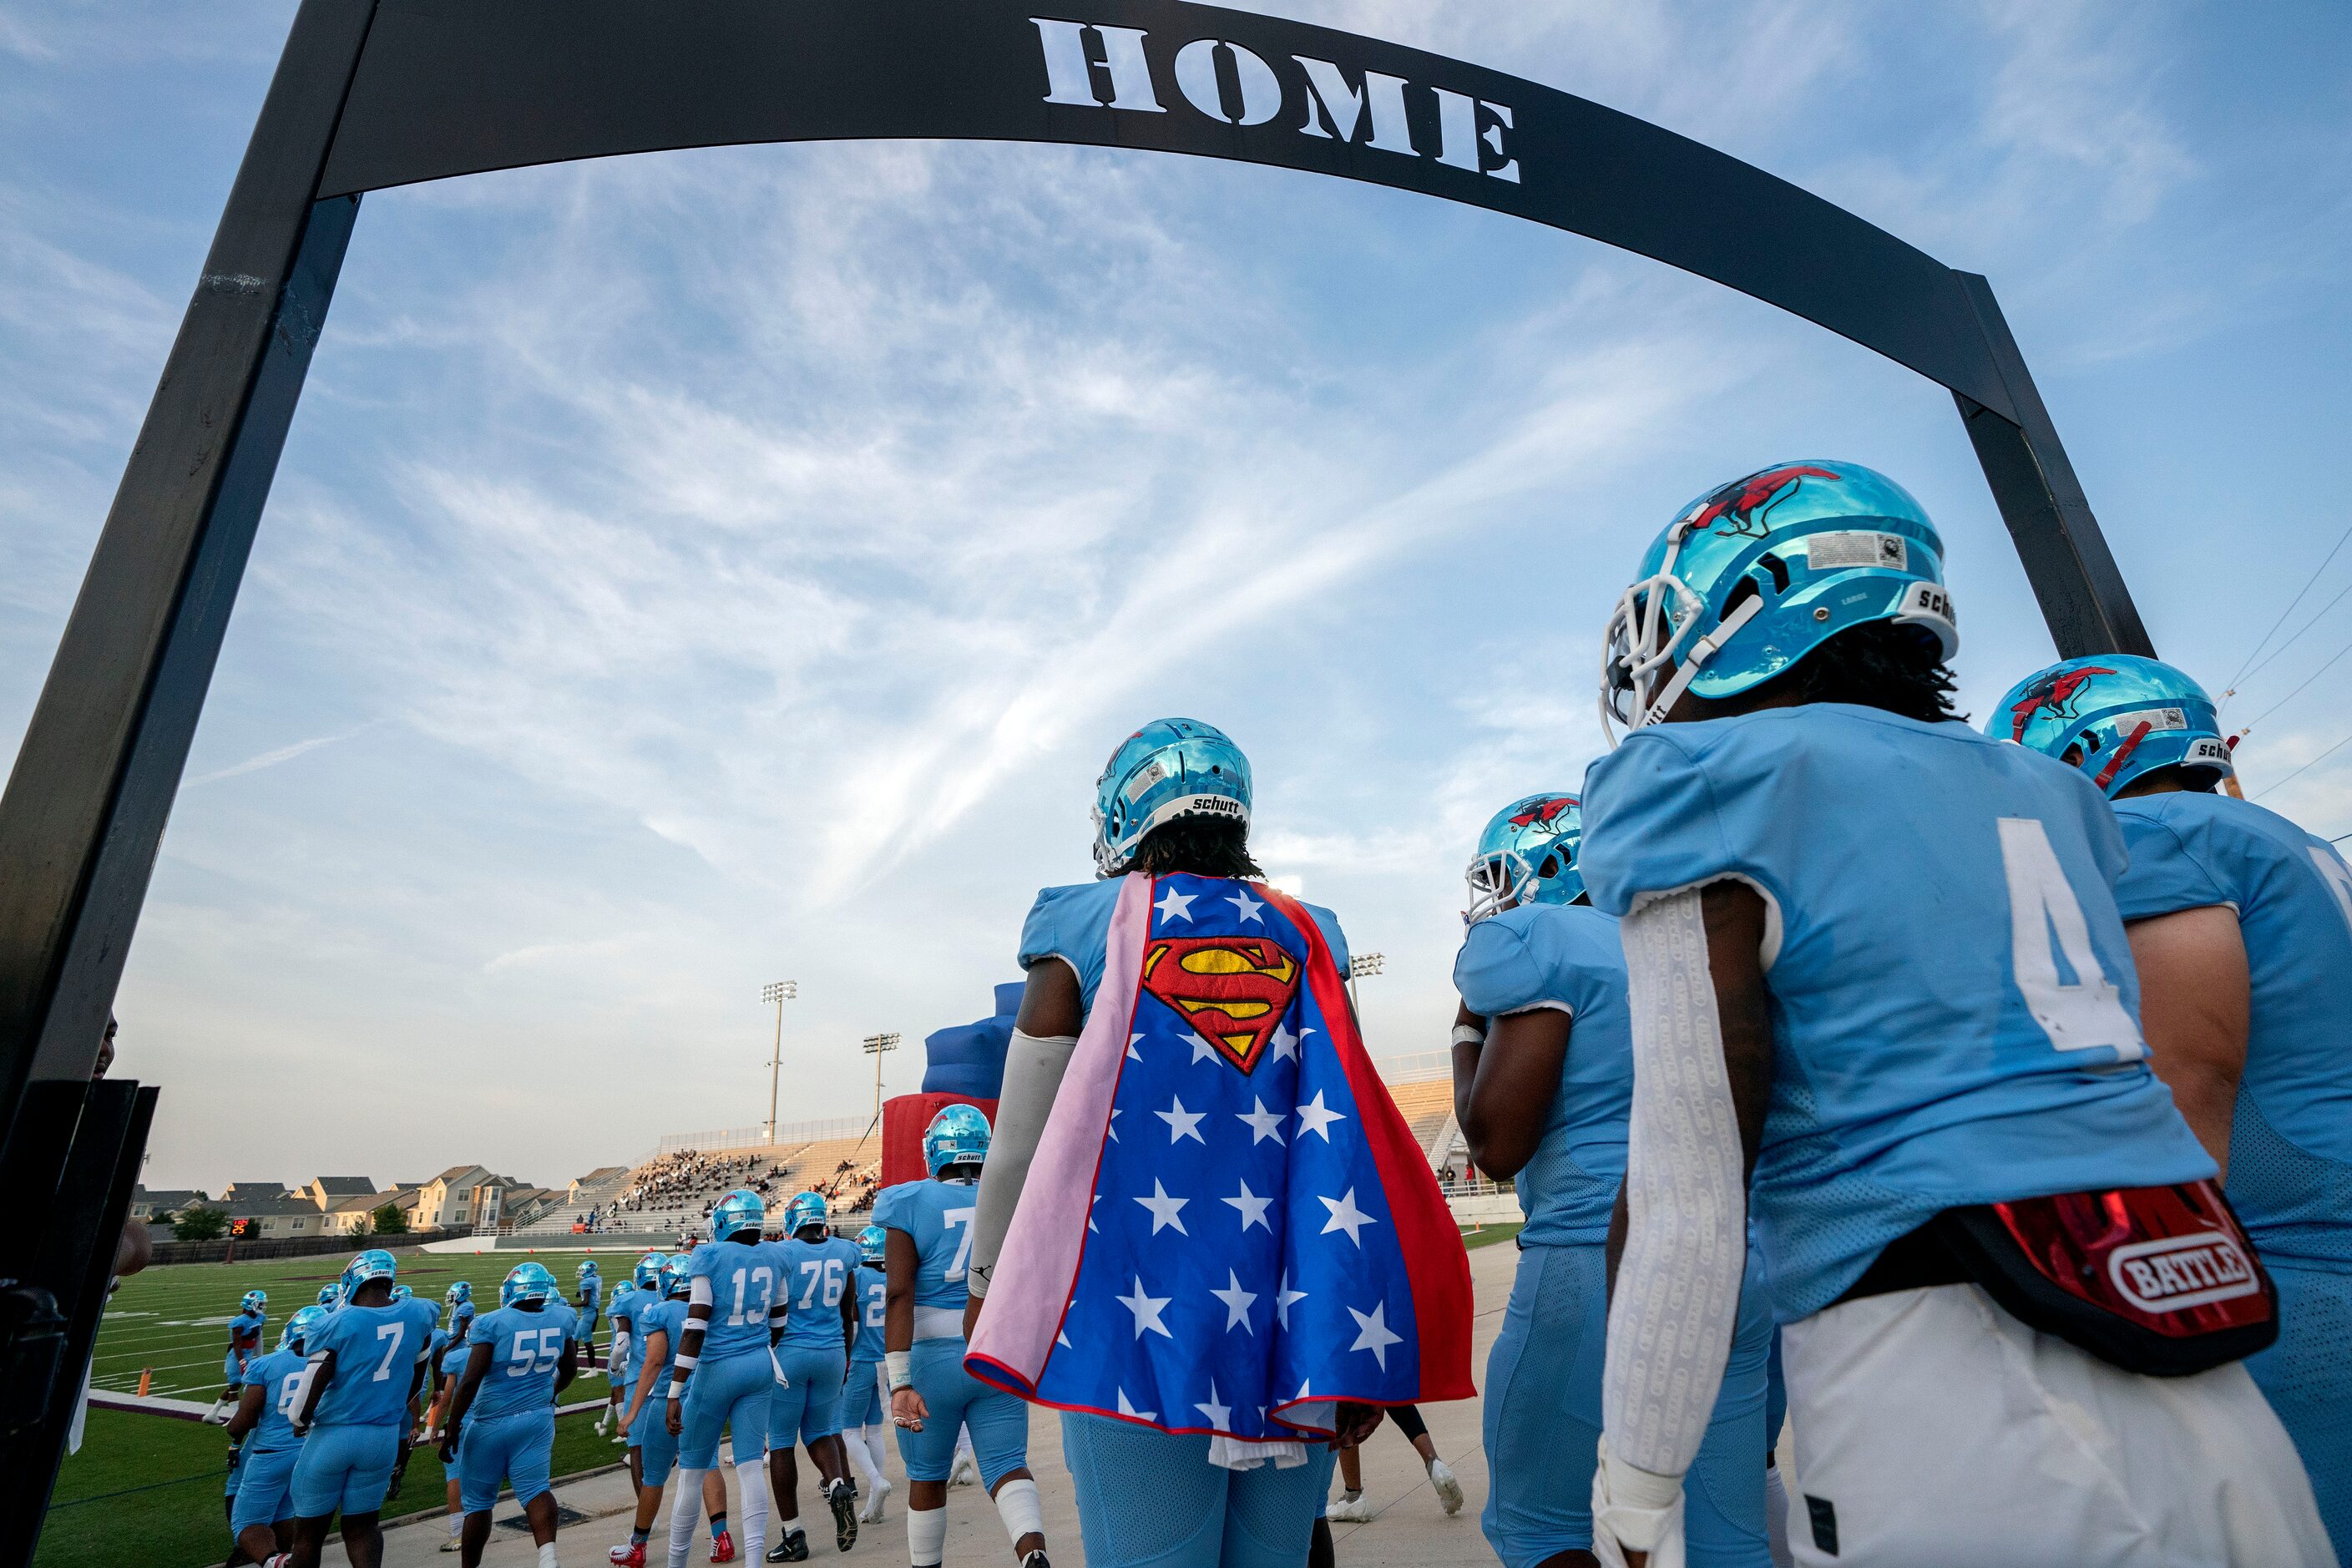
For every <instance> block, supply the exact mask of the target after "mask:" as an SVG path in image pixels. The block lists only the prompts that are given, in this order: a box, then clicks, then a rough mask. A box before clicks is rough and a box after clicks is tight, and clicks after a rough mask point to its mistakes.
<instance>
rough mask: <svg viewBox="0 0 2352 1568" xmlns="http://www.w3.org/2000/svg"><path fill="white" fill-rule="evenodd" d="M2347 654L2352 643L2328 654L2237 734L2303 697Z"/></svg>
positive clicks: (2239, 729)
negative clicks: (2304, 692) (2316, 666)
mask: <svg viewBox="0 0 2352 1568" xmlns="http://www.w3.org/2000/svg"><path fill="white" fill-rule="evenodd" d="M2347 653H2352V642H2347V643H2346V644H2345V645H2344V646H2343V647H2339V648H2337V649H2336V651H2335V652H2334V653H2331V654H2329V655H2328V656H2327V658H2326V659H2325V660H2323V661H2322V662H2321V664H2320V666H2319V668H2317V669H2315V670H2313V671H2312V672H2311V673H2310V674H2309V675H2306V676H2305V677H2304V678H2303V679H2302V680H2301V681H2300V682H2299V683H2298V684H2297V685H2296V686H2295V689H2294V690H2293V691H2290V692H2288V693H2287V694H2286V695H2285V696H2284V697H2282V698H2280V699H2279V700H2277V701H2275V702H2273V703H2272V704H2271V705H2270V706H2269V707H2267V708H2265V709H2263V710H2262V711H2261V712H2260V713H2258V714H2256V715H2255V716H2254V717H2253V718H2252V719H2249V720H2247V721H2245V722H2244V723H2243V724H2241V725H2239V726H2238V734H2240V735H2243V734H2245V733H2246V732H2247V731H2250V730H2252V728H2253V727H2254V726H2255V725H2257V724H2259V723H2261V722H2262V721H2263V720H2265V719H2267V718H2269V717H2270V716H2271V715H2272V714H2273V713H2275V712H2277V711H2278V710H2280V709H2282V708H2284V707H2285V706H2286V705H2287V704H2288V703H2290V702H2292V701H2294V700H2295V699H2296V698H2297V697H2300V696H2301V695H2303V691H2304V689H2305V687H2307V686H2309V685H2310V684H2311V683H2312V682H2313V681H2315V680H2317V679H2319V678H2320V677H2321V676H2323V675H2325V674H2326V673H2327V672H2328V670H2329V669H2330V668H2332V667H2333V666H2334V665H2335V663H2336V660H2337V659H2339V658H2343V657H2344V656H2345V655H2346V654H2347Z"/></svg>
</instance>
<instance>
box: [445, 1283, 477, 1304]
mask: <svg viewBox="0 0 2352 1568" xmlns="http://www.w3.org/2000/svg"><path fill="white" fill-rule="evenodd" d="M441 1299H442V1300H444V1301H446V1302H448V1303H449V1304H450V1305H452V1306H455V1305H456V1304H457V1303H458V1302H460V1301H467V1302H470V1301H472V1300H473V1299H474V1287H473V1286H472V1285H471V1284H469V1283H468V1282H467V1281H466V1280H463V1279H460V1280H458V1281H457V1282H456V1283H455V1284H453V1285H451V1286H450V1287H449V1289H446V1290H444V1291H443V1292H441Z"/></svg>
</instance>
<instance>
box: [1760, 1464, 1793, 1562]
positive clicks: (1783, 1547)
mask: <svg viewBox="0 0 2352 1568" xmlns="http://www.w3.org/2000/svg"><path fill="white" fill-rule="evenodd" d="M1764 1550H1765V1551H1766V1552H1768V1553H1769V1554H1770V1556H1771V1559H1772V1568H1792V1565H1793V1564H1794V1563H1796V1561H1797V1560H1796V1558H1795V1557H1794V1556H1792V1555H1791V1554H1790V1551H1789V1489H1788V1486H1787V1485H1786V1483H1784V1482H1783V1481H1782V1480H1781V1479H1780V1466H1778V1465H1773V1466H1770V1467H1769V1468H1767V1469H1766V1470H1765V1472H1764Z"/></svg>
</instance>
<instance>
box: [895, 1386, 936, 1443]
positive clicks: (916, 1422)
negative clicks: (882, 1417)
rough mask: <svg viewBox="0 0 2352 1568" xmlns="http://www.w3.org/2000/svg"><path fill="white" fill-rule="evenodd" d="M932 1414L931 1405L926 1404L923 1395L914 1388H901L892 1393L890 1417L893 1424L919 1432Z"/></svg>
mask: <svg viewBox="0 0 2352 1568" xmlns="http://www.w3.org/2000/svg"><path fill="white" fill-rule="evenodd" d="M930 1415H931V1407H930V1406H929V1405H926V1404H924V1403H923V1396H922V1395H921V1394H918V1393H916V1392H915V1391H914V1390H913V1389H911V1388H901V1389H898V1390H895V1391H893V1393H892V1394H891V1395H890V1419H891V1421H892V1423H893V1424H895V1425H897V1426H904V1427H905V1428H906V1429H907V1430H908V1431H909V1432H919V1431H921V1430H922V1429H923V1423H924V1422H925V1421H927V1420H929V1418H930Z"/></svg>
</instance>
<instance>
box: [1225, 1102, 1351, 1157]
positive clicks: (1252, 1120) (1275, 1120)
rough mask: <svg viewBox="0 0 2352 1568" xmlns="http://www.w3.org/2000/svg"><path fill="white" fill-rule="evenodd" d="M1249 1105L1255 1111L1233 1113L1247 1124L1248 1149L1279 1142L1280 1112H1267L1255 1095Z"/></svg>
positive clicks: (1280, 1135)
mask: <svg viewBox="0 0 2352 1568" xmlns="http://www.w3.org/2000/svg"><path fill="white" fill-rule="evenodd" d="M1250 1103H1251V1104H1252V1105H1254V1106H1255V1107H1256V1108H1257V1109H1256V1110H1236V1111H1234V1116H1235V1117H1237V1118H1239V1119H1240V1120H1242V1121H1246V1122H1248V1123H1249V1127H1250V1147H1251V1148H1253V1149H1255V1148H1256V1147H1257V1146H1258V1145H1259V1144H1260V1143H1263V1142H1265V1141H1266V1140H1267V1139H1269V1138H1271V1139H1273V1140H1274V1141H1275V1142H1277V1143H1279V1142H1282V1112H1281V1111H1279V1110H1267V1109H1266V1108H1265V1100H1261V1099H1259V1098H1258V1097H1257V1096H1256V1095H1255V1094H1253V1095H1251V1096H1250ZM1327 1142H1328V1140H1327Z"/></svg>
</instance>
